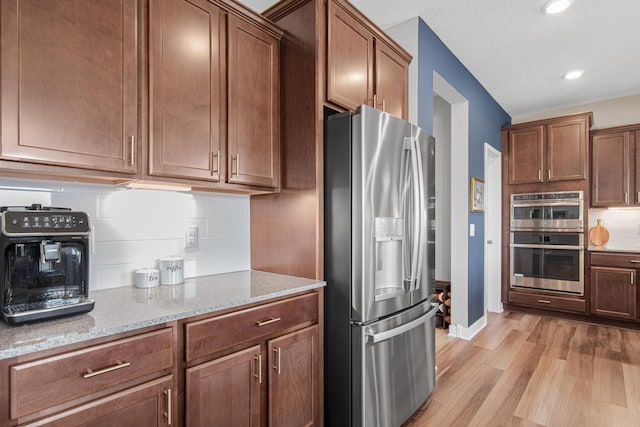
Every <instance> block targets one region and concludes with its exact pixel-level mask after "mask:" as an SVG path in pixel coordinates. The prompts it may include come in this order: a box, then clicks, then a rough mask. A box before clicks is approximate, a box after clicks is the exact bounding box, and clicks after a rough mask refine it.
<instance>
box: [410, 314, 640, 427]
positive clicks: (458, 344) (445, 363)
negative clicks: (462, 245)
mask: <svg viewBox="0 0 640 427" xmlns="http://www.w3.org/2000/svg"><path fill="white" fill-rule="evenodd" d="M436 331H437V334H436V365H437V367H438V372H437V383H436V388H435V390H434V392H433V394H432V395H431V398H430V399H429V400H428V401H427V403H425V405H423V406H422V408H420V409H419V410H418V412H417V413H416V415H415V416H414V417H413V418H412V419H411V420H409V421H408V422H407V423H406V424H405V427H423V426H429V427H442V426H492V427H493V426H562V427H565V426H588V427H590V426H594V427H600V426H607V427H619V426H620V427H623V426H624V427H626V426H640V332H638V331H634V330H627V329H619V328H612V327H606V326H599V325H594V324H589V323H581V322H575V321H571V320H563V319H554V318H549V317H541V316H537V315H531V314H525V313H517V312H506V311H505V312H503V313H501V314H493V313H490V314H489V318H488V325H487V327H486V328H485V329H484V330H483V331H481V332H480V333H479V334H478V335H476V336H475V337H474V338H473V340H471V341H465V340H462V339H457V338H451V337H449V336H448V335H447V333H446V331H445V330H442V329H436Z"/></svg>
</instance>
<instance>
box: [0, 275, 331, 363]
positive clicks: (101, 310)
mask: <svg viewBox="0 0 640 427" xmlns="http://www.w3.org/2000/svg"><path fill="white" fill-rule="evenodd" d="M325 284H326V283H325V282H322V281H317V280H311V279H304V278H300V277H293V276H285V275H281V274H273V273H265V272H261V271H253V270H246V271H239V272H234V273H225V274H216V275H212V276H203V277H196V278H191V279H185V283H184V284H182V285H173V286H158V287H155V288H149V289H138V288H136V287H134V286H127V287H120V288H114V289H106V290H100V291H94V292H90V294H89V297H90V298H91V299H93V300H95V302H96V303H95V308H94V309H93V310H92V311H91V312H89V313H86V314H79V315H75V316H69V317H64V318H60V319H52V320H45V321H40V322H35V323H29V324H25V325H21V326H9V325H6V324H5V323H4V322H2V321H0V360H2V359H8V358H10V357H14V356H20V355H24V354H28V353H33V352H36V351H40V350H46V349H51V348H55V347H60V346H63V345H67V344H73V343H77V342H82V341H87V340H90V339H94V338H100V337H104V336H108V335H113V334H117V333H120V332H127V331H132V330H135V329H140V328H144V327H147V326H153V325H157V324H161V323H164V322H170V321H173V320H179V319H184V318H187V317H191V316H195V315H198V314H205V313H214V312H216V311H220V310H224V309H228V308H235V307H240V306H242V305H246V304H252V303H256V302H260V301H264V300H268V299H271V298H276V297H281V296H286V295H291V294H294V293H297V292H303V291H307V290H311V289H315V288H320V287H323V286H325Z"/></svg>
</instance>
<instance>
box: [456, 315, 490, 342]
mask: <svg viewBox="0 0 640 427" xmlns="http://www.w3.org/2000/svg"><path fill="white" fill-rule="evenodd" d="M485 326H487V316H486V314H485V315H484V316H482V317H481V318H479V319H478V320H476V322H475V323H474V324H473V325H471V326H469V327H464V326H462V325H449V336H452V337H456V338H462V339H463V340H467V341H469V340H471V339H472V338H473V337H475V336H476V334H477V333H478V332H480V331H481V330H483V329H484V328H485Z"/></svg>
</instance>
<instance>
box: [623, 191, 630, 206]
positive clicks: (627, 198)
mask: <svg viewBox="0 0 640 427" xmlns="http://www.w3.org/2000/svg"><path fill="white" fill-rule="evenodd" d="M624 203H625V204H626V205H628V204H629V192H628V191H625V192H624Z"/></svg>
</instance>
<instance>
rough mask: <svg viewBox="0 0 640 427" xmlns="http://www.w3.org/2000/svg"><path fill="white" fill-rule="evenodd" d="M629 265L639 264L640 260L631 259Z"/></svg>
mask: <svg viewBox="0 0 640 427" xmlns="http://www.w3.org/2000/svg"><path fill="white" fill-rule="evenodd" d="M629 262H630V263H632V264H640V260H639V259H631V260H629Z"/></svg>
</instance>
